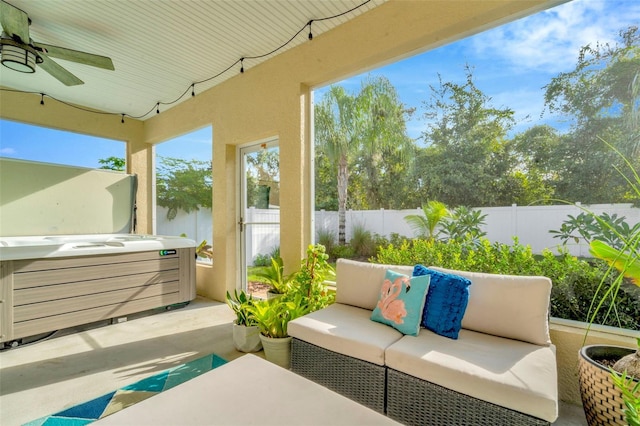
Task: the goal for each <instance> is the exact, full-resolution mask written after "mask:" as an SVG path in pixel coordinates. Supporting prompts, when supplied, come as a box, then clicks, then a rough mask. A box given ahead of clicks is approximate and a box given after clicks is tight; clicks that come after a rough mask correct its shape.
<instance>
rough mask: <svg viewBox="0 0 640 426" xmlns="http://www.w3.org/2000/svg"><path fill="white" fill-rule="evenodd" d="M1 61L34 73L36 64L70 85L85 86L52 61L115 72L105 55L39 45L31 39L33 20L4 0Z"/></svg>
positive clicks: (0, 6) (0, 7)
mask: <svg viewBox="0 0 640 426" xmlns="http://www.w3.org/2000/svg"><path fill="white" fill-rule="evenodd" d="M0 24H1V25H2V35H1V36H0V62H2V65H4V66H6V67H7V68H11V69H12V70H15V71H19V72H24V73H34V72H35V71H36V64H37V65H39V66H40V68H42V69H43V70H45V71H46V72H48V73H49V74H51V75H52V76H53V77H55V78H56V79H58V80H59V81H60V82H62V83H63V84H65V85H67V86H76V85H79V84H84V82H83V81H82V80H80V79H79V78H78V77H76V76H75V75H73V74H72V73H70V72H69V71H67V70H66V69H64V68H63V67H62V66H61V65H59V64H57V63H56V62H54V61H53V59H51V58H58V59H64V60H67V61H72V62H77V63H79V64H84V65H90V66H92V67H98V68H103V69H107V70H112V71H113V70H115V68H114V67H113V62H112V61H111V59H110V58H107V57H106V56H100V55H94V54H91V53H86V52H79V51H77V50H72V49H67V48H64V47H57V46H51V45H48V44H44V43H38V42H35V41H34V40H32V39H31V37H30V36H29V25H30V24H31V19H30V18H29V16H28V15H27V13H26V12H25V11H23V10H21V9H18V8H17V7H15V6H12V5H10V4H9V3H7V2H5V1H4V0H2V1H0Z"/></svg>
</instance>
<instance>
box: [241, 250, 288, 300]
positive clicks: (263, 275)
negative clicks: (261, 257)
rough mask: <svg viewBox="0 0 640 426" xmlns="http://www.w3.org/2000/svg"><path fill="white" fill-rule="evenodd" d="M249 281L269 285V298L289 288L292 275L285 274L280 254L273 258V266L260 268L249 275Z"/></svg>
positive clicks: (281, 293) (283, 292)
mask: <svg viewBox="0 0 640 426" xmlns="http://www.w3.org/2000/svg"><path fill="white" fill-rule="evenodd" d="M248 280H249V281H257V282H260V283H263V284H267V285H269V286H270V287H271V288H270V289H269V290H268V292H267V298H271V297H278V296H280V295H283V294H285V293H286V292H287V291H288V290H289V282H290V280H291V277H290V276H285V275H284V264H283V261H282V258H281V257H279V256H276V257H272V258H271V266H267V267H265V268H262V269H259V270H258V271H257V272H255V273H253V274H251V275H250V276H249V277H248Z"/></svg>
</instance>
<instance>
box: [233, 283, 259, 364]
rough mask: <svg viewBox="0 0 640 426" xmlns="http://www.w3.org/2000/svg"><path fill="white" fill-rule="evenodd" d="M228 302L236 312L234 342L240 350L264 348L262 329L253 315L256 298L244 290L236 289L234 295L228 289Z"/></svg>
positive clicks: (249, 350)
mask: <svg viewBox="0 0 640 426" xmlns="http://www.w3.org/2000/svg"><path fill="white" fill-rule="evenodd" d="M226 299H227V304H228V305H229V307H231V309H232V310H233V312H234V313H235V314H236V320H235V321H234V323H233V344H234V346H235V347H236V349H237V350H239V351H240V352H257V351H259V350H261V349H262V341H261V340H260V329H259V328H258V322H257V321H256V319H255V318H254V316H253V311H252V307H253V305H254V304H255V303H256V300H255V299H254V298H253V297H252V296H251V295H250V294H247V293H245V292H244V291H240V292H238V290H234V295H233V297H232V296H231V294H230V293H229V292H228V291H227V296H226Z"/></svg>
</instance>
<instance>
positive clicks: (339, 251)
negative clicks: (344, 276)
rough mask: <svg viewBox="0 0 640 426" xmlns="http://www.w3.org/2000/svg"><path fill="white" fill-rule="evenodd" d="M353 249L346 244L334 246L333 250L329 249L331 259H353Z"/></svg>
mask: <svg viewBox="0 0 640 426" xmlns="http://www.w3.org/2000/svg"><path fill="white" fill-rule="evenodd" d="M355 254H356V253H355V251H354V250H353V247H351V246H349V245H347V246H335V247H334V248H333V250H331V255H330V257H331V259H340V258H343V259H353V258H354V257H355Z"/></svg>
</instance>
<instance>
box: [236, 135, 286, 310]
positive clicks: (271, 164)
mask: <svg viewBox="0 0 640 426" xmlns="http://www.w3.org/2000/svg"><path fill="white" fill-rule="evenodd" d="M240 164H241V167H240V182H241V196H240V220H239V221H238V226H239V228H240V257H241V259H240V264H241V282H242V289H243V290H245V291H247V292H249V293H250V294H252V295H254V296H257V297H262V298H264V297H266V293H267V290H268V289H269V286H268V285H266V284H264V283H261V282H260V281H261V280H259V279H257V278H256V277H257V276H261V275H264V274H265V273H267V274H268V268H269V267H271V258H272V257H279V256H280V156H279V150H278V140H277V139H270V140H268V141H264V142H261V143H258V144H255V145H251V146H248V147H244V148H242V149H241V150H240Z"/></svg>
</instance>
